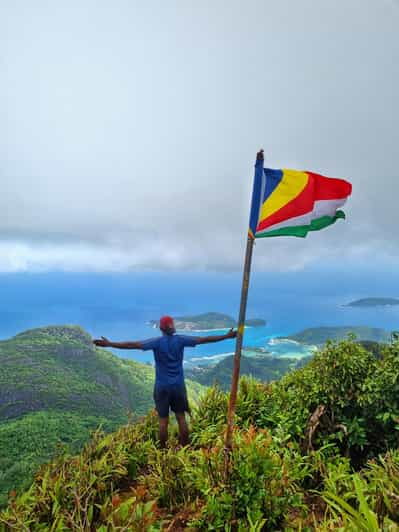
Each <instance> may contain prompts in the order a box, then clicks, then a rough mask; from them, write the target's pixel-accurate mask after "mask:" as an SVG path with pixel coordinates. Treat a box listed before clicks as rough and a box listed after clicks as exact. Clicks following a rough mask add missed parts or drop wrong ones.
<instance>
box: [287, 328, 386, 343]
mask: <svg viewBox="0 0 399 532" xmlns="http://www.w3.org/2000/svg"><path fill="white" fill-rule="evenodd" d="M348 334H354V335H355V336H356V338H357V340H361V341H373V342H388V341H389V339H390V333H389V331H386V330H385V329H380V328H377V327H366V326H364V325H358V326H351V325H347V326H341V327H311V328H309V329H304V330H303V331H300V332H298V333H296V334H291V335H289V336H287V337H286V339H288V340H292V341H295V342H298V343H300V344H307V345H318V346H320V345H323V344H324V343H325V342H326V341H327V340H343V339H344V338H347V336H348Z"/></svg>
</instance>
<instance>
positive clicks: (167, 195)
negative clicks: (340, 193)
mask: <svg viewBox="0 0 399 532" xmlns="http://www.w3.org/2000/svg"><path fill="white" fill-rule="evenodd" d="M398 27H399V3H398V2H396V1H393V0H331V1H326V0H322V1H320V0H301V1H300V2H298V1H297V0H290V1H284V0H279V1H277V0H275V1H271V0H259V1H255V0H246V1H244V0H241V1H236V0H226V1H224V0H223V1H222V0H209V1H204V0H201V1H200V0H197V1H191V0H180V1H173V0H169V1H168V2H165V1H164V0H162V1H161V0H160V1H152V0H147V1H146V2H139V1H132V0H116V1H115V2H110V1H106V2H105V1H100V0H76V1H75V0H68V1H61V0H59V1H54V0H48V1H41V0H35V1H34V2H32V1H31V0H26V1H19V0H1V1H0V180H1V190H0V271H2V272H7V271H43V270H45V271H46V270H54V269H56V270H57V269H62V270H67V271H87V270H88V271H127V270H146V269H155V270H179V269H184V270H197V269H199V270H232V269H233V270H239V269H241V267H242V261H243V251H244V244H245V236H246V228H247V223H248V216H249V201H250V193H251V188H252V178H253V163H254V157H255V154H256V151H257V150H258V149H259V148H260V147H263V148H264V149H265V154H266V165H267V166H270V167H272V168H281V167H291V168H297V169H305V170H312V171H315V172H319V173H323V174H325V175H329V176H332V177H342V178H346V179H348V180H350V181H351V182H352V183H353V195H352V197H351V198H350V200H349V201H348V203H347V205H346V207H345V211H346V213H347V220H346V221H345V222H342V221H338V222H337V223H336V224H335V225H333V226H332V227H330V228H328V229H326V230H324V231H322V232H320V233H315V234H311V235H309V236H308V238H307V239H304V240H303V239H294V238H274V239H266V240H260V241H259V242H258V243H257V246H256V250H255V267H256V268H258V270H262V269H265V270H267V269H273V270H287V269H288V270H292V269H294V270H296V269H302V268H304V267H307V266H309V265H312V264H315V263H317V264H328V265H329V267H331V266H332V265H334V264H337V265H338V264H340V265H341V267H342V263H343V262H344V261H348V264H349V262H350V263H351V264H356V263H357V262H358V263H364V262H365V261H368V262H372V261H377V260H378V261H380V262H381V261H383V262H384V261H385V262H386V264H391V265H392V264H395V261H397V260H398V259H399V236H398V217H399V212H398V194H399V170H398V168H399V163H398V154H399V105H398V99H399V96H398V95H399V30H398ZM377 257H378V258H377ZM387 267H388V266H387Z"/></svg>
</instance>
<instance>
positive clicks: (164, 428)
mask: <svg viewBox="0 0 399 532" xmlns="http://www.w3.org/2000/svg"><path fill="white" fill-rule="evenodd" d="M168 423H169V417H160V418H159V443H160V446H161V449H165V447H166V442H167V441H168Z"/></svg>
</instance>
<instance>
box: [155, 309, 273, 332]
mask: <svg viewBox="0 0 399 532" xmlns="http://www.w3.org/2000/svg"><path fill="white" fill-rule="evenodd" d="M174 321H175V327H176V329H177V330H179V331H212V330H218V329H230V328H231V327H236V326H237V321H236V320H235V319H234V318H232V317H231V316H229V315H228V314H221V313H220V312H205V313H204V314H196V315H192V316H176V317H175V318H174ZM150 325H151V326H152V327H154V328H156V327H158V320H151V321H150ZM245 325H246V326H247V327H263V326H265V325H266V321H265V320H262V319H258V318H254V319H248V320H246V322H245Z"/></svg>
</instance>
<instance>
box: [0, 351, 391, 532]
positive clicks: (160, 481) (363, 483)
mask: <svg viewBox="0 0 399 532" xmlns="http://www.w3.org/2000/svg"><path fill="white" fill-rule="evenodd" d="M398 390H399V343H395V344H393V345H387V346H385V347H383V348H381V356H380V357H379V358H376V357H375V356H374V355H373V354H372V353H370V352H368V351H367V350H366V349H365V348H364V347H363V346H361V345H359V344H358V343H354V342H352V341H350V340H346V341H344V342H341V343H340V344H336V343H330V344H329V345H327V346H326V347H325V348H324V349H323V350H322V351H321V352H317V353H315V355H314V356H313V358H312V359H311V360H310V362H308V363H307V364H306V365H305V366H304V367H303V368H301V369H298V370H295V371H292V372H291V373H289V374H288V375H286V376H284V377H283V378H282V379H281V380H279V381H276V382H272V383H268V384H264V383H259V382H257V381H255V380H251V379H242V380H241V384H240V391H239V396H238V400H237V416H236V422H237V428H236V430H235V432H234V445H233V451H232V455H231V458H230V461H229V462H228V475H227V476H225V474H224V473H225V463H226V462H225V457H226V455H225V449H224V441H223V434H224V431H225V427H226V406H227V399H228V397H227V394H225V393H224V392H223V391H221V390H219V389H217V388H210V389H209V390H208V391H207V393H206V394H205V395H204V396H203V397H202V399H201V401H200V403H199V404H198V405H197V407H196V408H195V411H194V413H193V418H192V421H191V435H192V444H191V446H189V447H186V448H183V449H178V448H176V444H177V440H176V435H175V434H174V435H173V437H172V440H171V442H170V448H169V449H168V450H166V451H161V450H159V449H158V447H157V441H156V433H157V419H156V417H155V416H154V415H151V414H150V415H148V416H146V417H145V418H144V419H142V420H141V421H140V422H138V423H136V424H129V425H127V426H125V427H123V428H121V429H119V430H118V432H116V433H114V434H109V435H107V436H103V435H101V434H96V436H95V437H94V438H93V440H92V441H91V443H90V444H89V445H87V446H86V448H85V449H84V451H83V452H82V453H80V454H78V455H76V456H61V457H60V458H59V459H57V460H55V461H54V462H53V463H51V464H50V465H49V466H45V467H43V468H42V469H41V470H40V471H39V472H38V473H37V475H36V478H35V482H34V484H33V485H32V487H31V489H30V490H29V491H28V492H26V493H25V494H24V495H22V496H21V497H12V499H11V501H10V504H9V506H8V508H7V509H6V510H5V511H3V512H2V513H0V530H1V526H3V529H4V530H31V531H39V530H58V531H64V530H65V531H66V530H82V531H83V530H85V531H86V530H87V531H91V530H96V531H98V532H107V531H111V530H119V531H122V530H125V531H137V532H138V531H140V532H142V531H151V532H153V531H157V530H164V531H166V530H169V531H184V530H187V531H191V532H193V531H201V530H213V531H215V530H221V531H226V530H229V531H233V530H234V531H237V532H247V531H252V532H260V531H297V530H302V531H312V530H318V531H329V530H342V531H352V532H357V531H363V532H378V531H380V530H383V531H395V530H398V526H399V450H398V443H399V442H398V434H399V394H398Z"/></svg>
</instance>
